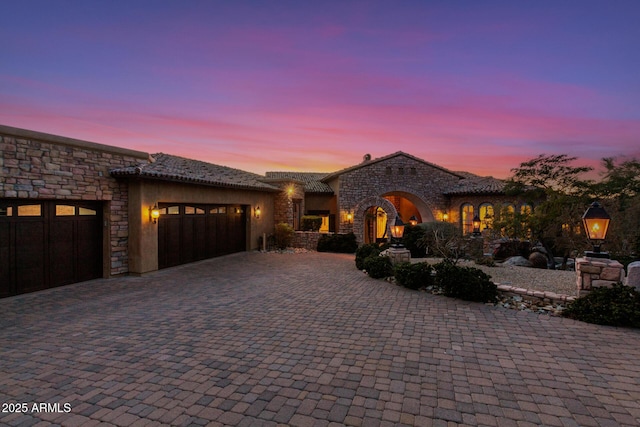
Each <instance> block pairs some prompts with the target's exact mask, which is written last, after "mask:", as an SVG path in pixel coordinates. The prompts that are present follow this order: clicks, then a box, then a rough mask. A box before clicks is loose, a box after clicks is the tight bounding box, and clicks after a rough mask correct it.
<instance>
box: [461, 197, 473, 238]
mask: <svg viewBox="0 0 640 427" xmlns="http://www.w3.org/2000/svg"><path fill="white" fill-rule="evenodd" d="M460 222H461V224H460V225H461V228H462V233H463V234H468V233H473V205H472V204H471V203H465V204H463V205H462V206H461V207H460Z"/></svg>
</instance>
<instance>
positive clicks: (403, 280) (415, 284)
mask: <svg viewBox="0 0 640 427" xmlns="http://www.w3.org/2000/svg"><path fill="white" fill-rule="evenodd" d="M432 271H433V268H432V267H431V265H429V264H428V263H426V262H418V263H415V264H412V263H410V262H403V263H401V264H398V265H396V266H395V269H394V276H395V278H396V281H397V282H398V284H399V285H401V286H404V287H405V288H409V289H420V288H423V287H426V286H431V285H432V284H433V276H432V275H431V272H432Z"/></svg>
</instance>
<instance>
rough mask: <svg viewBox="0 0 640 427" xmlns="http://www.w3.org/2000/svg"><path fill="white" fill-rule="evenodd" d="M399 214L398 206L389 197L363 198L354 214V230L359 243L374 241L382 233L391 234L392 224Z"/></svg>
mask: <svg viewBox="0 0 640 427" xmlns="http://www.w3.org/2000/svg"><path fill="white" fill-rule="evenodd" d="M382 215H384V217H383V218H381V216H382ZM397 215H398V212H397V211H396V208H395V207H394V206H393V204H392V203H391V202H390V201H389V200H387V199H384V198H382V197H377V196H376V197H368V198H366V199H364V200H362V201H361V202H360V203H358V205H357V206H356V207H355V209H354V215H353V232H354V233H355V235H356V239H357V240H358V243H360V244H362V243H374V242H375V239H377V238H378V236H380V235H385V236H390V235H391V234H390V225H391V224H393V222H394V221H395V219H396V216H397ZM383 220H384V225H382V222H383ZM381 227H384V229H381ZM372 233H374V234H372ZM372 240H373V241H372Z"/></svg>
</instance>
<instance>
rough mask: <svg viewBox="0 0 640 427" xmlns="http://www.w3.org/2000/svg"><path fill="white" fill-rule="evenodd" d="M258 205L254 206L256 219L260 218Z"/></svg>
mask: <svg viewBox="0 0 640 427" xmlns="http://www.w3.org/2000/svg"><path fill="white" fill-rule="evenodd" d="M260 213H261V211H260V206H256V210H255V214H256V219H260Z"/></svg>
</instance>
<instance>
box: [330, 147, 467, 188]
mask: <svg viewBox="0 0 640 427" xmlns="http://www.w3.org/2000/svg"><path fill="white" fill-rule="evenodd" d="M397 156H403V157H407V158H409V159H413V160H415V161H417V162H420V163H424V164H425V165H429V166H431V167H434V168H436V169H440V170H441V171H443V172H447V173H450V174H452V175H455V176H457V177H459V178H461V177H462V175H460V173H458V172H453V171H450V170H449V169H447V168H443V167H442V166H438V165H436V164H435V163H431V162H427V161H426V160H422V159H421V158H419V157H416V156H412V155H411V154H407V153H405V152H404V151H396V152H395V153H392V154H388V155H386V156H383V157H378V158H377V159H373V160H365V161H363V162H361V163H358V164H357V165H354V166H350V167H348V168H345V169H341V170H339V171H336V172H332V173H330V174H327V175H326V176H325V177H324V179H323V181H325V182H326V181H328V180H330V179H332V178H335V177H336V176H339V175H342V174H343V173H347V172H351V171H352V170H356V169H360V168H361V167H364V166H369V165H372V164H374V163H378V162H382V161H385V160H388V159H391V158H393V157H397Z"/></svg>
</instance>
